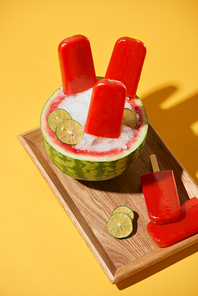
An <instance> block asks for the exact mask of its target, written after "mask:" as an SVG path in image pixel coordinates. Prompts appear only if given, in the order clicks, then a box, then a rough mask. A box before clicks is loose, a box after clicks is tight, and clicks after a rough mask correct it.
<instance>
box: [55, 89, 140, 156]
mask: <svg viewBox="0 0 198 296" xmlns="http://www.w3.org/2000/svg"><path fill="white" fill-rule="evenodd" d="M91 94H92V88H91V89H89V90H87V91H85V92H82V93H78V94H75V95H70V96H66V97H65V99H64V100H63V101H62V102H61V103H60V104H59V106H58V108H63V109H65V110H66V111H67V112H68V113H69V114H70V115H71V117H72V119H74V120H76V121H78V122H79V123H80V124H81V125H82V127H83V129H84V127H85V124H86V120H87V115H88V110H89V104H90V100H91ZM125 108H129V109H131V110H132V107H131V105H130V104H129V103H128V102H127V101H126V102H125ZM136 115H137V114H136ZM137 119H138V118H137ZM133 134H134V131H133V130H132V129H131V128H130V127H128V126H126V125H124V124H122V126H121V134H120V137H119V138H102V137H96V136H93V135H89V134H86V133H85V132H84V137H83V139H82V141H81V142H80V143H78V144H77V145H75V148H76V149H80V150H87V151H96V152H106V151H110V150H112V149H114V148H118V147H119V148H120V149H127V145H126V144H127V142H128V141H129V140H130V139H132V137H133Z"/></svg>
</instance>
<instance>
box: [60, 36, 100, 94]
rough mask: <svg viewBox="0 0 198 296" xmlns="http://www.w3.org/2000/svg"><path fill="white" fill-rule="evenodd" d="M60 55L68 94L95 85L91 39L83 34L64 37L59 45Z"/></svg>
mask: <svg viewBox="0 0 198 296" xmlns="http://www.w3.org/2000/svg"><path fill="white" fill-rule="evenodd" d="M58 57H59V63H60V71H61V77H62V83H63V91H64V93H65V94H66V95H72V94H76V93H79V92H83V91H85V90H87V89H89V88H91V87H93V86H94V84H95V83H96V81H97V79H96V74H95V69H94V63H93V57H92V52H91V46H90V43H89V40H88V39H87V38H86V37H85V36H83V35H75V36H71V37H68V38H66V39H64V40H63V41H62V42H61V43H60V44H59V46H58Z"/></svg>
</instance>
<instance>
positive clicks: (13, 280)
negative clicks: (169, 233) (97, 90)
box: [0, 0, 198, 296]
mask: <svg viewBox="0 0 198 296" xmlns="http://www.w3.org/2000/svg"><path fill="white" fill-rule="evenodd" d="M197 13H198V1H197V0H160V1H157V0H150V1H149V0H148V1H147V0H138V1H134V0H119V1H118V0H114V1H113V0H98V1H94V0H93V1H90V0H84V1H80V0H73V1H68V0H64V1H63V0H62V1H61V0H56V1H52V0H35V1H34V0H32V1H30V0H26V1H24V0H18V1H17V0H15V1H14V0H1V3H0V14H1V17H0V40H1V41H0V42H1V43H0V44H1V46H0V70H1V71H0V86H1V87H0V100H1V108H0V123H1V124H0V127H1V146H0V149H1V150H0V156H1V162H0V168H1V169H0V296H40V295H42V296H62V295H72V296H73V295H82V296H84V295H86V296H89V295H95V296H97V295H114V296H116V295H124V296H125V295H139V296H141V295H147V296H150V295H152V296H158V295H161V296H165V295H171V296H172V295H174V296H177V295H180V296H184V295H191V296H195V295H198V282H197V276H198V271H197V262H198V252H197V250H198V243H197V244H195V245H193V246H191V247H189V248H187V249H185V250H183V251H181V252H179V253H177V254H175V255H174V256H172V257H170V258H168V259H166V260H164V261H162V262H160V263H158V264H156V265H155V266H152V267H150V268H148V269H147V270H144V271H142V272H140V273H139V274H136V275H135V276H133V277H131V278H129V279H128V280H125V281H124V282H122V283H120V284H118V285H111V284H110V282H109V281H108V279H107V278H106V276H105V274H104V273H103V271H102V269H101V268H100V267H99V265H98V263H97V262H96V260H95V259H94V257H93V255H92V254H91V252H90V251H89V249H88V248H87V246H86V245H85V243H84V242H83V240H82V238H81V237H80V236H79V234H78V233H77V231H76V229H75V227H74V226H73V224H72V223H71V222H70V220H69V218H68V217H67V215H66V214H65V212H64V210H63V209H62V207H61V206H60V205H59V203H58V202H57V200H56V198H55V197H54V195H53V194H52V192H51V190H50V189H49V187H48V185H47V184H46V182H45V181H44V180H43V178H42V177H41V175H40V173H39V172H38V170H37V169H36V167H35V166H34V164H33V163H32V161H31V160H30V158H29V156H28V154H27V153H26V152H25V150H24V149H23V147H22V146H21V144H20V143H19V141H18V139H17V135H18V134H21V133H23V132H26V131H28V130H30V129H32V128H34V127H37V126H38V125H39V117H40V112H41V109H42V107H43V105H44V103H45V102H46V100H47V99H48V97H49V96H50V95H51V94H52V93H53V91H54V90H55V89H56V88H58V87H59V86H60V85H61V78H60V72H59V65H58V59H57V46H58V44H59V42H60V41H61V40H62V39H64V38H66V37H69V36H71V35H75V34H83V35H85V36H87V37H88V38H89V40H90V42H91V47H92V52H93V57H94V63H95V68H96V73H97V75H98V76H103V75H104V74H105V71H106V68H107V64H108V62H109V58H110V55H111V52H112V49H113V46H114V43H115V41H116V40H117V39H118V38H119V37H123V36H130V37H133V38H137V39H140V40H141V41H143V42H144V43H145V44H146V47H147V56H146V60H145V64H144V67H143V72H142V76H141V81H140V84H139V87H138V95H139V96H140V97H141V99H142V100H143V103H144V104H145V107H146V109H147V112H148V117H149V120H150V121H151V123H152V124H153V125H154V127H155V128H156V129H157V131H158V132H159V133H160V135H161V136H162V138H163V139H164V140H165V141H166V143H167V144H168V146H169V147H170V148H171V150H172V151H173V153H174V154H175V155H176V157H177V158H178V159H179V161H180V162H181V164H182V165H183V166H184V167H185V168H186V170H187V171H188V172H189V173H190V175H191V176H192V178H193V179H194V180H195V182H196V183H198V179H197V178H198V156H197V151H198V79H197V76H198V75H197V74H198V18H197Z"/></svg>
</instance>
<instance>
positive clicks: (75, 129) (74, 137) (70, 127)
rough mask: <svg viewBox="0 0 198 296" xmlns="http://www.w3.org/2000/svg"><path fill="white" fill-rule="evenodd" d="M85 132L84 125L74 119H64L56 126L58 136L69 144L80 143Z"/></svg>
mask: <svg viewBox="0 0 198 296" xmlns="http://www.w3.org/2000/svg"><path fill="white" fill-rule="evenodd" d="M83 134H84V131H83V127H82V125H81V124H80V123H79V122H78V121H76V120H73V119H63V120H62V121H61V122H59V123H58V125H57V127H56V136H57V138H58V139H59V140H60V141H61V142H63V143H66V144H69V145H76V144H78V143H79V142H80V141H81V140H82V138H83Z"/></svg>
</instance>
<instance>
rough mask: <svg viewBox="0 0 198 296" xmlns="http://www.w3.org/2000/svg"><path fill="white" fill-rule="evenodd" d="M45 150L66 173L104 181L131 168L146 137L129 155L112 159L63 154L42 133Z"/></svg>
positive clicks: (76, 177)
mask: <svg viewBox="0 0 198 296" xmlns="http://www.w3.org/2000/svg"><path fill="white" fill-rule="evenodd" d="M42 140H43V144H44V147H45V151H46V152H47V154H48V156H49V158H50V159H51V160H52V162H53V163H54V164H55V165H56V166H57V167H58V168H59V169H60V170H61V171H62V172H64V173H65V174H67V175H69V176H70V177H73V178H75V179H80V180H89V181H104V180H109V179H112V178H115V177H117V176H119V175H121V174H122V173H124V171H126V170H127V169H129V168H130V167H131V166H132V165H133V164H134V163H135V162H136V160H137V159H138V157H139V155H140V153H141V151H142V149H143V147H144V143H145V140H146V138H145V139H144V141H143V142H142V143H141V145H140V146H139V147H138V148H137V149H136V150H135V151H133V152H132V153H130V154H129V155H127V156H125V157H122V158H119V159H117V160H111V161H98V162H97V161H89V160H80V159H75V158H73V157H69V156H66V155H63V154H62V153H60V152H59V151H57V150H56V149H54V148H53V147H52V146H51V145H50V144H49V143H48V142H47V141H46V140H45V138H44V136H43V135H42Z"/></svg>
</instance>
